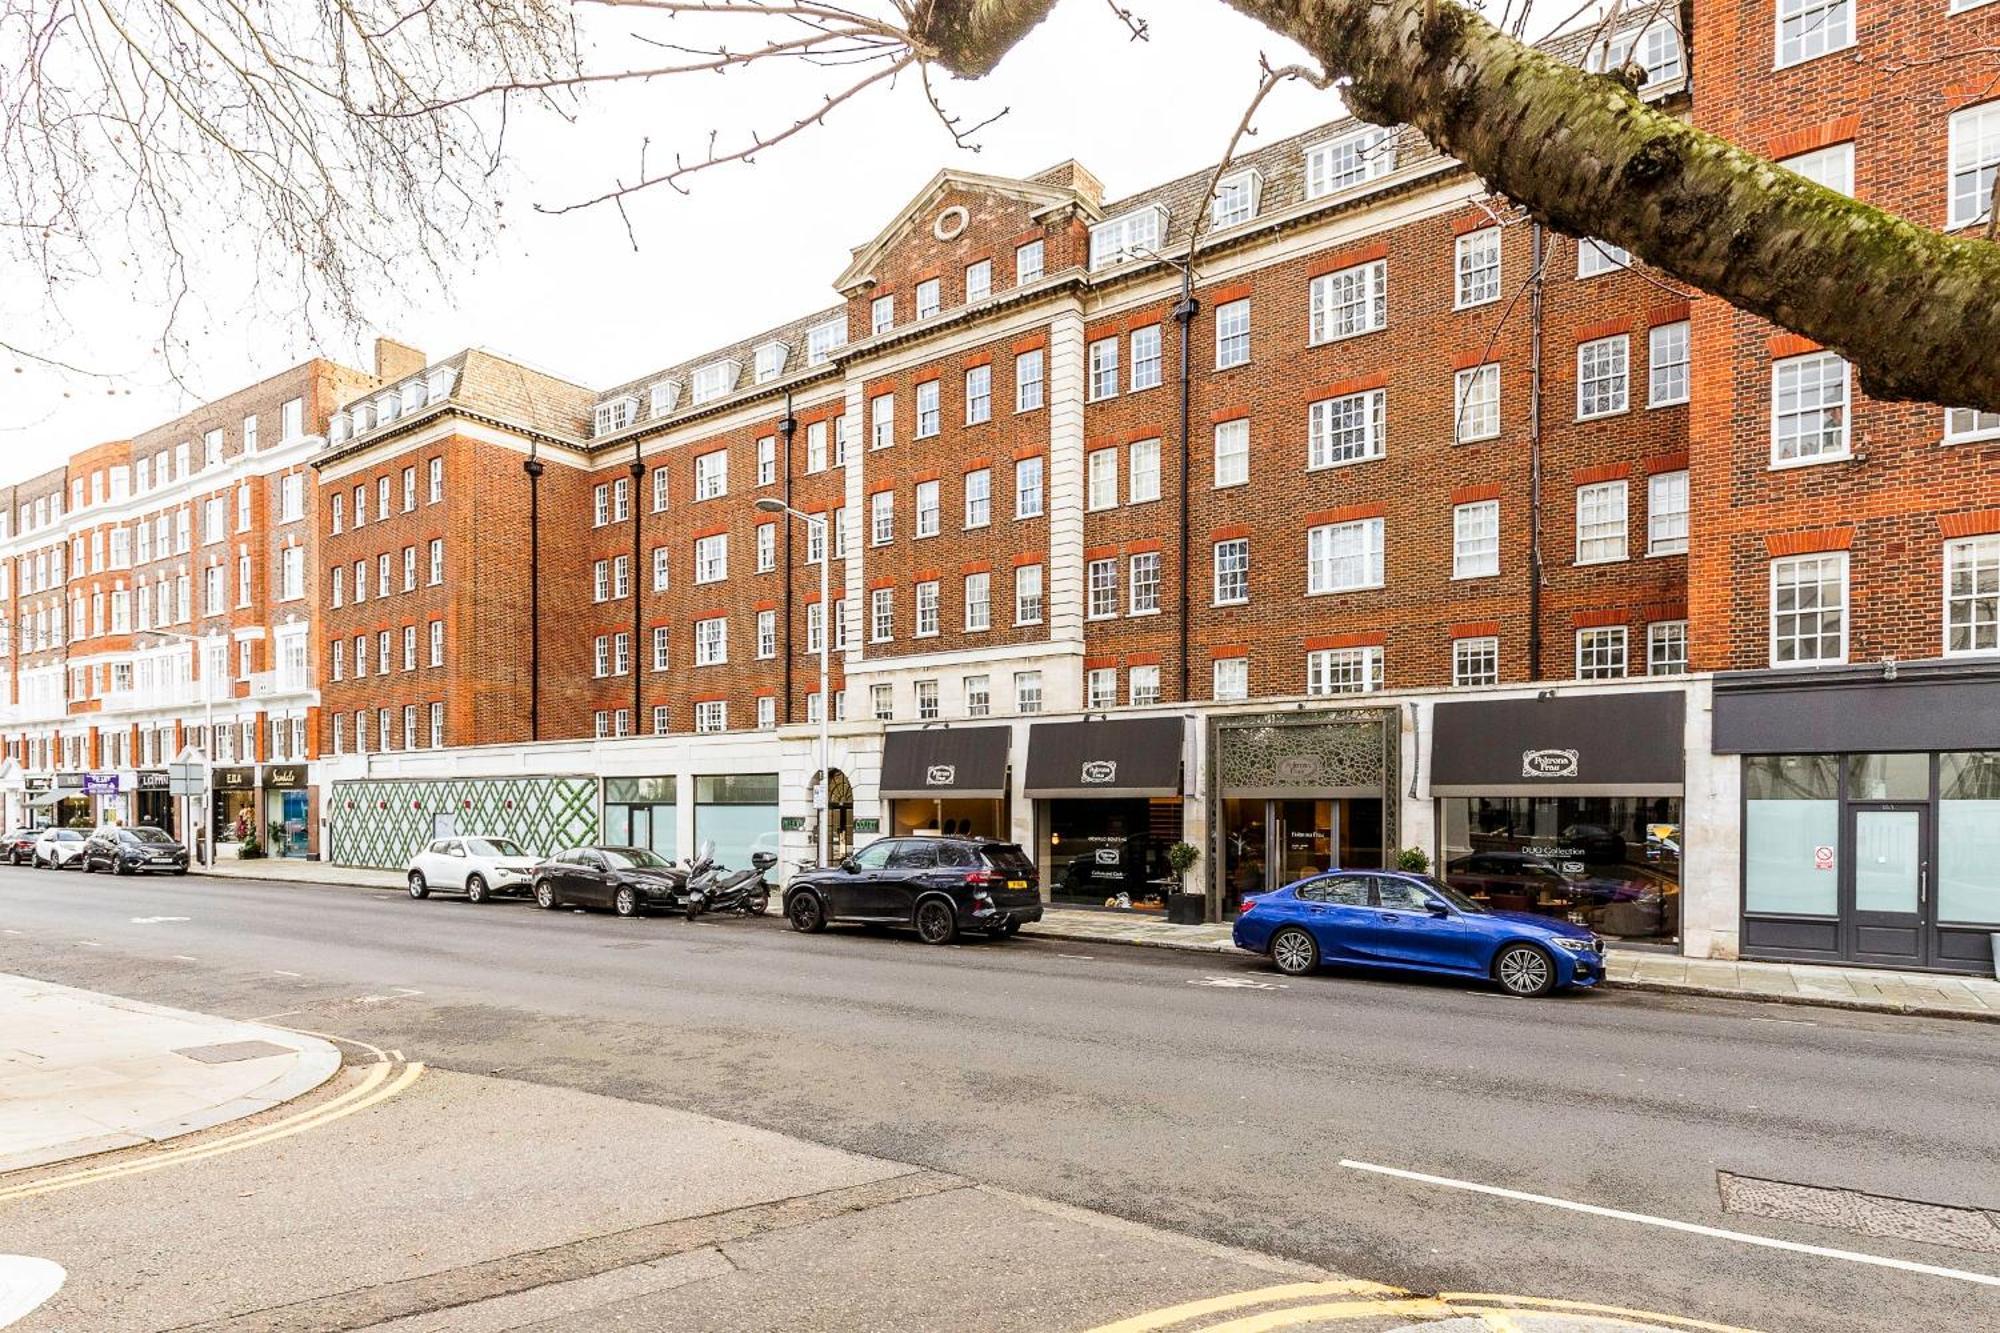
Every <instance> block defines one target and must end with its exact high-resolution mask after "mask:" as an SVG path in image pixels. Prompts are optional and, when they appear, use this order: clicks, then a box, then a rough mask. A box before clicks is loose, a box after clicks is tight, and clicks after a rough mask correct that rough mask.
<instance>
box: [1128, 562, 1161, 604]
mask: <svg viewBox="0 0 2000 1333" xmlns="http://www.w3.org/2000/svg"><path fill="white" fill-rule="evenodd" d="M1125 614H1126V615H1128V616H1156V615H1158V614H1160V553H1159V552H1158V551H1139V552H1136V553H1135V554H1133V555H1132V556H1130V557H1129V558H1128V559H1127V560H1126V567H1125Z"/></svg>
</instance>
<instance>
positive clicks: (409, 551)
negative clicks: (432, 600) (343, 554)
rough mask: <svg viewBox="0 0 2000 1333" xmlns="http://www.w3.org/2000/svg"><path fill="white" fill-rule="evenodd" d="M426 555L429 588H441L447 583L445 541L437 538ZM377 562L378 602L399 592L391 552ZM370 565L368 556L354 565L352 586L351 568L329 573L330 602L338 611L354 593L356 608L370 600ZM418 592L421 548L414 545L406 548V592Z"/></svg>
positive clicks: (376, 588) (425, 572)
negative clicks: (396, 591) (418, 557)
mask: <svg viewBox="0 0 2000 1333" xmlns="http://www.w3.org/2000/svg"><path fill="white" fill-rule="evenodd" d="M425 554H426V560H425V569H424V584H425V586H426V587H431V588H435V587H439V586H441V585H442V584H443V583H444V538H442V537H433V538H432V539H431V540H430V543H429V545H428V547H427V548H426V552H425ZM373 563H374V567H375V598H376V600H377V601H380V600H381V599H382V598H384V597H388V596H391V595H393V594H394V592H395V588H396V585H395V583H394V581H393V580H394V575H395V568H394V566H393V565H392V564H391V563H390V556H389V553H388V552H387V551H384V552H382V553H381V554H380V555H378V556H376V557H375V559H374V562H373ZM369 564H370V562H369V561H368V560H367V559H366V558H365V557H364V558H363V559H360V560H356V561H355V562H354V564H353V566H352V568H353V571H354V579H353V582H352V584H350V583H349V582H348V569H349V566H346V565H335V566H334V567H333V568H332V569H331V570H329V571H328V574H327V601H328V604H329V605H330V606H332V607H334V608H336V609H337V608H339V607H342V606H345V605H347V603H348V601H349V599H350V594H351V598H352V601H353V604H354V605H356V606H359V605H361V604H362V603H363V602H365V601H367V600H368V567H369ZM416 589H417V548H416V547H414V546H405V547H404V548H403V591H404V592H415V591H416Z"/></svg>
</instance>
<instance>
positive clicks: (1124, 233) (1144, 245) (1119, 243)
mask: <svg viewBox="0 0 2000 1333" xmlns="http://www.w3.org/2000/svg"><path fill="white" fill-rule="evenodd" d="M1166 229H1167V216H1166V210H1165V209H1163V208H1161V207H1160V206H1159V205H1158V204H1147V205H1146V206H1144V207H1143V208H1135V209H1133V210H1132V211H1131V212H1129V213H1121V214H1119V215H1118V216H1117V217H1115V218H1107V219H1105V220H1104V221H1103V222H1100V223H1098V224H1097V225H1096V226H1094V227H1092V228H1091V229H1090V270H1091V272H1093V273H1095V272H1098V271H1100V270H1102V269H1107V268H1112V267H1114V266H1116V265H1118V264H1122V263H1124V262H1125V261H1127V260H1129V259H1137V258H1144V257H1146V256H1141V255H1140V254H1139V251H1141V250H1150V251H1155V252H1157V251H1158V250H1159V248H1160V237H1161V236H1162V235H1164V234H1165V232H1166ZM1017 253H1018V252H1017Z"/></svg>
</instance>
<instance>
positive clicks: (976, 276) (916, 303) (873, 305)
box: [868, 240, 1046, 335]
mask: <svg viewBox="0 0 2000 1333" xmlns="http://www.w3.org/2000/svg"><path fill="white" fill-rule="evenodd" d="M1045 261H1046V249H1045V247H1044V245H1043V243H1042V242H1041V241H1039V240H1034V241H1024V242H1023V243H1021V244H1020V245H1017V246H1015V247H1014V285H1015V286H1017V287H1024V286H1026V285H1027V284H1029V283H1031V282H1036V281H1038V280H1040V278H1041V277H1042V274H1043V271H1044V266H1045ZM962 277H963V281H962V284H961V286H960V289H959V290H960V293H961V295H962V296H963V298H964V303H965V304H966V305H976V304H977V303H979V302H980V301H984V300H985V299H986V298H987V297H989V296H991V295H992V294H993V261H992V260H991V259H975V260H973V261H972V262H971V263H969V264H967V265H966V266H965V269H964V273H963V275H962ZM943 310H944V284H943V280H942V279H939V278H925V279H924V280H923V281H922V282H919V283H918V284H917V285H916V287H915V288H914V289H913V291H912V292H911V297H910V313H911V315H912V317H913V318H914V319H915V320H916V321H917V322H918V323H922V322H923V321H924V320H927V319H933V318H935V317H936V316H937V315H939V314H940V313H942V312H943ZM895 327H896V294H895V293H894V292H888V293H885V294H883V295H881V296H878V297H876V298H874V299H873V300H872V301H870V302H869V303H868V332H869V333H870V335H874V334H881V333H887V332H889V331H890V330H891V329H893V328H895Z"/></svg>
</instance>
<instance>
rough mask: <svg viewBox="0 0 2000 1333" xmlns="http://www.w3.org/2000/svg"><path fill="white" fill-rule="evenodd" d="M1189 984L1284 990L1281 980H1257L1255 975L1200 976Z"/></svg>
mask: <svg viewBox="0 0 2000 1333" xmlns="http://www.w3.org/2000/svg"><path fill="white" fill-rule="evenodd" d="M1188 985H1190V986H1216V987H1219V988H1221V989H1223V990H1284V989H1285V983H1284V982H1282V981H1259V980H1257V979H1256V978H1255V977H1202V978H1201V979H1199V980H1197V981H1190V982H1188Z"/></svg>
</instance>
